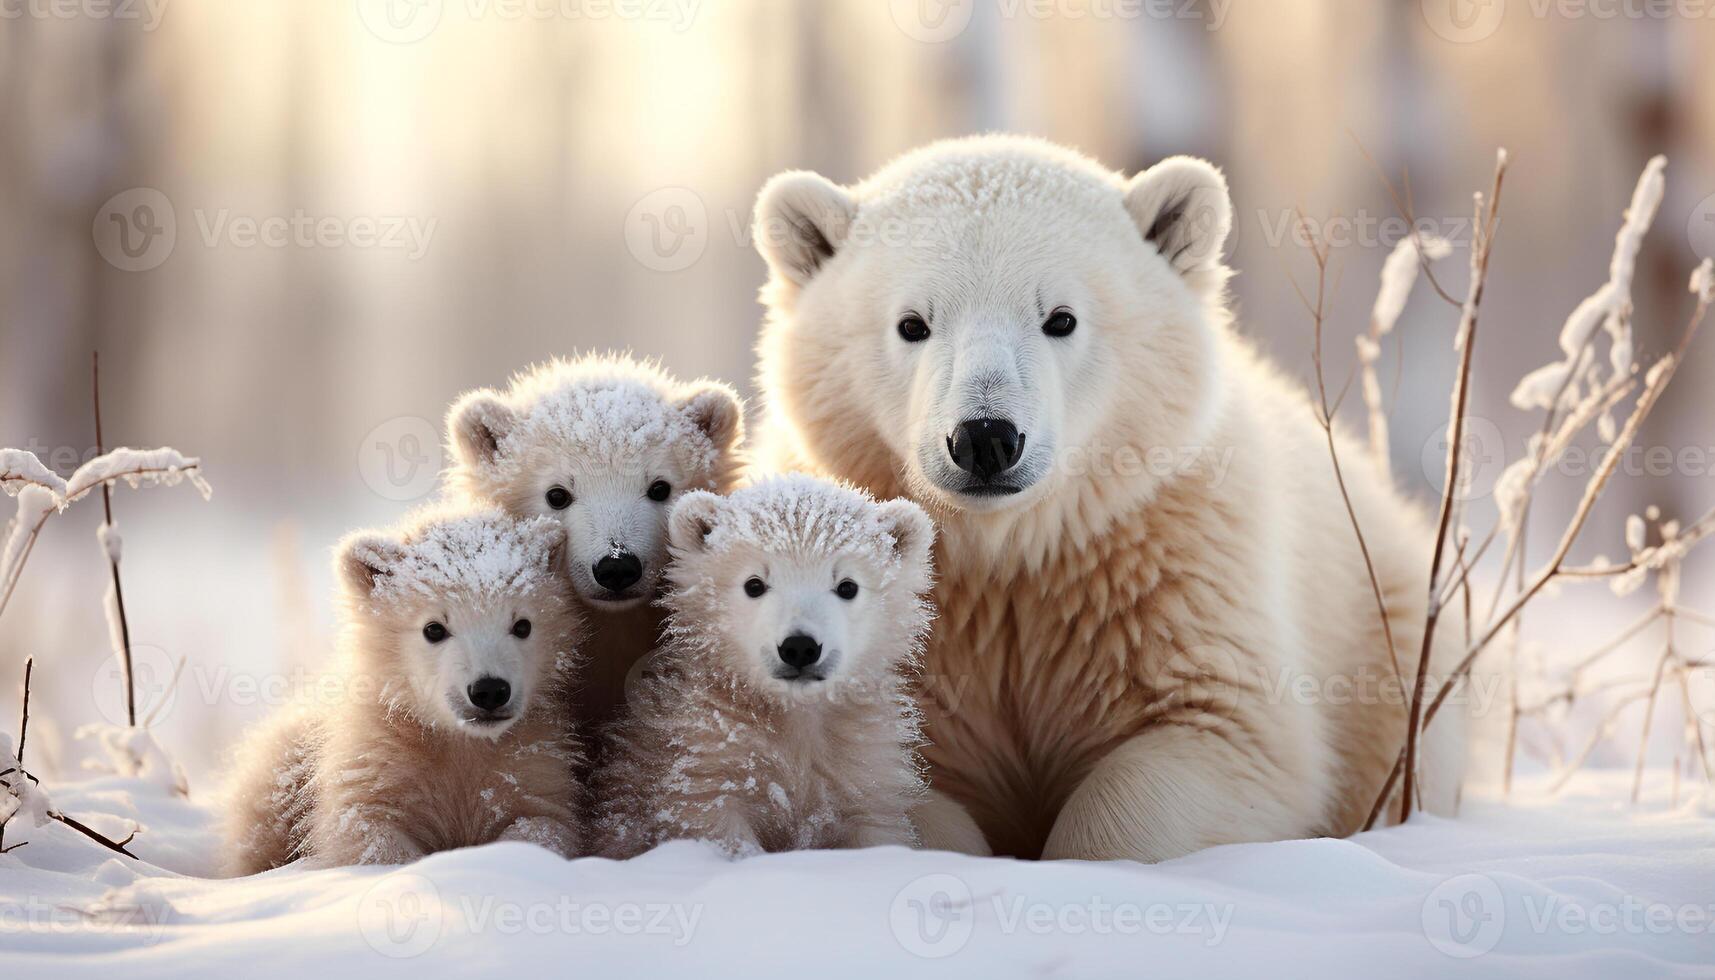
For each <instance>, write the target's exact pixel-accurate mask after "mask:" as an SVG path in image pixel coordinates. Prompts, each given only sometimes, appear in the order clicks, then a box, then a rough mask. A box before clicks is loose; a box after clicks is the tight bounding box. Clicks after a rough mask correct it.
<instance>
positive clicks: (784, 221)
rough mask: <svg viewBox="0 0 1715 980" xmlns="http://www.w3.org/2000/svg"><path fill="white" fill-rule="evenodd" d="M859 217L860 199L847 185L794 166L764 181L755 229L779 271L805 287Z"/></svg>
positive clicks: (763, 249) (775, 270) (759, 248)
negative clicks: (850, 192) (858, 204)
mask: <svg viewBox="0 0 1715 980" xmlns="http://www.w3.org/2000/svg"><path fill="white" fill-rule="evenodd" d="M856 216H857V202H856V201H854V200H853V199H852V196H851V195H850V194H848V193H847V192H846V190H845V188H843V187H840V186H839V185H838V184H835V183H834V182H833V181H831V180H829V179H828V178H826V177H823V176H822V175H821V174H816V173H811V172H810V171H808V170H788V171H786V172H785V173H781V174H775V175H774V176H773V177H771V178H770V179H769V181H768V183H766V184H764V185H762V192H761V193H760V194H758V195H757V196H756V218H755V221H754V224H753V226H752V228H751V234H752V237H754V238H755V240H756V250H757V251H758V252H761V253H762V257H763V258H764V259H766V260H767V261H768V268H769V269H770V270H772V271H773V273H774V275H776V276H778V277H780V278H782V279H786V280H789V281H791V282H794V283H797V284H798V285H800V286H803V285H806V284H808V283H809V281H810V279H811V277H812V276H814V275H815V274H816V272H817V270H819V269H820V268H821V267H822V265H823V264H824V263H826V262H827V261H828V260H829V259H831V258H833V257H834V253H835V252H836V251H838V250H839V248H840V246H841V245H843V244H845V240H846V235H847V233H849V232H850V231H851V226H852V219H853V218H854V217H856Z"/></svg>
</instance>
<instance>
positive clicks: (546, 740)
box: [224, 507, 583, 875]
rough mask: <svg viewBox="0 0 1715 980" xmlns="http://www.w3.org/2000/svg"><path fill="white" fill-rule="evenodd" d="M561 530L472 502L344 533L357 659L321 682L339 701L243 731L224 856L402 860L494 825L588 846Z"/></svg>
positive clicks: (347, 608) (342, 551)
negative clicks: (434, 628) (577, 778)
mask: <svg viewBox="0 0 1715 980" xmlns="http://www.w3.org/2000/svg"><path fill="white" fill-rule="evenodd" d="M563 542H564V534H563V532H562V531H561V530H560V528H559V526H558V525H557V524H555V523H554V522H552V521H548V520H543V519H536V520H530V521H516V520H514V519H512V518H511V517H508V516H506V515H504V514H502V513H500V512H499V511H494V510H487V509H469V508H463V507H460V508H452V507H439V508H435V509H432V510H429V511H426V512H423V513H420V514H419V515H417V516H416V517H414V518H412V519H410V520H408V521H407V522H406V523H405V524H403V525H402V526H401V527H400V528H398V529H396V530H393V531H387V532H359V533H356V534H353V535H351V536H349V537H347V538H346V539H345V540H344V541H343V542H342V543H341V544H340V546H339V549H338V556H337V558H336V559H335V571H336V577H337V579H338V581H339V583H340V594H339V598H340V603H341V607H342V610H341V611H342V617H343V620H344V623H343V636H342V646H343V650H342V654H343V658H342V662H341V663H340V665H339V667H338V669H337V670H336V672H335V673H334V675H333V676H332V678H331V680H332V681H334V683H328V684H322V685H319V686H318V687H317V689H316V691H317V693H318V694H322V695H330V696H331V697H332V700H331V701H330V702H326V703H314V704H312V703H308V702H306V703H302V704H299V705H296V706H294V707H291V708H288V709H286V710H284V711H282V712H281V713H280V714H279V715H278V716H277V717H276V718H274V719H271V720H270V721H269V722H267V723H265V724H264V725H263V726H261V727H260V728H259V729H258V730H257V731H256V732H255V733H254V734H253V735H252V736H251V737H250V738H249V739H248V740H247V742H246V743H245V745H244V746H243V747H242V749H241V751H240V753H239V759H238V764H237V768H236V772H235V775H234V778H233V781H232V785H231V788H230V792H229V800H228V806H227V811H226V828H225V855H224V863H225V865H226V868H227V870H228V871H229V872H230V873H232V874H235V875H236V874H250V873H254V872H257V871H264V870H267V869H269V868H273V867H278V866H280V865H282V864H285V863H287V862H289V861H292V860H294V859H296V858H299V857H307V858H308V859H309V860H310V861H311V862H313V863H315V864H318V865H342V864H372V863H380V864H398V863H403V862H406V861H410V860H412V859H413V858H416V857H419V856H421V855H423V854H426V853H429V852H432V851H438V850H445V849H448V848H454V847H465V846H470V845H475V844H483V843H487V842H489V841H493V840H496V839H512V840H526V841H531V842H534V843H538V844H541V845H542V846H544V847H547V848H549V849H551V850H554V851H556V852H558V853H560V854H563V855H566V856H568V857H569V856H572V855H574V854H575V853H576V851H577V849H578V847H579V846H580V844H581V841H582V833H581V820H580V817H579V807H580V804H581V799H580V796H579V794H578V791H577V787H576V784H575V783H574V782H573V779H572V771H573V768H574V766H577V765H580V764H581V763H582V759H583V752H582V746H581V744H580V742H579V740H578V739H577V738H576V737H575V736H574V735H573V734H572V720H571V717H570V711H569V694H570V688H571V686H572V684H573V682H574V680H575V667H576V661H575V654H574V645H575V643H576V642H577V639H578V637H579V634H580V632H581V630H582V623H581V621H580V619H579V616H578V614H577V612H576V610H575V607H573V606H571V605H570V603H569V602H568V600H567V598H566V597H565V594H564V593H565V585H564V583H563V580H562V579H561V577H560V576H559V575H558V574H557V566H558V562H559V552H560V550H561V549H562V548H563V546H564V543H563ZM431 623H434V624H439V628H440V629H441V630H443V631H444V634H445V635H444V636H442V635H441V633H431V631H430V630H429V624H431ZM524 623H528V625H527V626H526V625H522V624H524ZM434 637H439V639H438V640H437V639H434ZM479 681H482V682H484V683H485V685H486V686H485V687H483V688H478V687H477V683H478V682H479ZM497 682H504V684H505V686H506V689H507V693H506V696H505V697H504V698H502V697H500V696H499V695H498V694H497V693H496V691H497V690H498V687H497V686H496V685H497ZM479 690H480V691H483V692H485V693H484V694H483V696H481V697H479V696H478V694H477V693H475V692H477V691H479ZM497 701H500V702H501V703H499V704H496V702H497ZM479 702H480V703H479Z"/></svg>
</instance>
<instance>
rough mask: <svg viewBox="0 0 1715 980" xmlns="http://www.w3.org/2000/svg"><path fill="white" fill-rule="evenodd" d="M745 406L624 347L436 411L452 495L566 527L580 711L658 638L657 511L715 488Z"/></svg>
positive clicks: (529, 374) (598, 715) (612, 706)
mask: <svg viewBox="0 0 1715 980" xmlns="http://www.w3.org/2000/svg"><path fill="white" fill-rule="evenodd" d="M743 428H744V409H743V406H742V405H741V403H740V402H739V399H738V395H737V394H736V393H735V392H734V391H733V390H732V388H730V387H728V386H727V385H724V384H720V383H718V382H714V381H696V382H690V383H684V382H680V381H677V380H675V379H674V378H673V377H671V376H670V375H668V374H667V373H666V372H665V371H663V370H661V368H660V367H658V366H657V365H655V364H653V363H648V362H643V361H638V360H636V359H634V358H631V357H627V356H624V355H613V354H610V355H589V356H585V357H580V358H576V359H573V360H554V361H550V362H548V363H545V364H541V365H538V366H535V367H533V368H530V369H528V370H526V371H524V372H522V373H520V374H518V375H517V376H516V377H514V378H513V380H512V383H511V385H510V386H509V387H507V388H506V389H505V390H504V391H497V390H492V389H479V390H477V391H472V392H469V393H467V394H465V395H464V396H463V397H461V398H460V399H459V400H458V401H457V402H456V403H455V404H454V405H453V407H452V409H451V410H450V411H449V412H448V413H447V430H448V441H449V443H450V444H451V447H452V452H453V456H454V458H455V460H456V463H455V465H454V466H453V468H452V470H451V471H450V472H449V474H448V482H449V484H450V486H451V488H452V490H453V493H454V494H455V495H463V496H464V497H467V498H472V499H480V500H488V501H493V502H494V503H496V504H498V505H499V506H501V507H502V508H504V509H505V510H506V511H507V512H509V513H511V514H512V515H513V516H515V517H533V516H546V517H552V518H554V519H555V520H557V521H559V522H560V523H562V524H563V525H564V526H565V528H566V532H567V537H568V547H567V553H566V566H567V574H568V577H569V579H570V581H571V584H572V587H573V589H574V591H575V592H576V594H577V596H578V598H579V599H580V600H582V602H583V603H584V605H585V606H586V607H587V608H588V610H589V611H590V613H591V616H590V619H591V626H592V627H593V630H594V634H593V636H592V638H591V642H590V644H589V645H588V649H589V652H590V663H589V665H588V671H587V675H586V678H585V683H584V686H583V687H582V688H581V689H580V691H579V694H578V701H579V711H580V715H579V717H580V718H583V719H585V720H587V721H589V722H590V723H591V724H598V725H599V724H602V723H604V722H605V721H606V720H608V719H609V718H610V717H611V716H612V715H613V714H614V713H615V711H616V710H617V706H618V705H619V704H620V703H622V701H623V695H624V688H625V683H626V678H627V676H628V675H629V673H630V671H631V669H632V667H633V666H634V665H635V664H636V662H637V661H638V660H640V659H641V658H642V657H643V656H644V655H645V654H647V653H648V652H649V651H650V650H651V649H653V648H654V645H655V643H656V641H657V639H658V637H659V633H660V628H661V616H660V613H659V611H658V610H656V609H655V608H654V607H652V606H651V604H650V603H651V601H652V600H653V599H654V598H655V597H656V596H657V595H658V593H659V586H660V582H661V574H662V570H663V568H664V567H665V566H666V564H667V533H666V528H667V513H668V511H669V509H670V507H671V505H672V503H673V502H674V501H675V500H677V499H679V498H680V497H681V496H683V495H684V494H685V493H687V492H689V491H692V490H714V491H717V492H724V491H726V490H728V489H730V488H731V484H732V482H733V480H734V478H735V476H736V474H737V472H738V469H739V458H738V454H737V451H736V449H737V446H738V443H739V440H740V438H741V437H742V435H743Z"/></svg>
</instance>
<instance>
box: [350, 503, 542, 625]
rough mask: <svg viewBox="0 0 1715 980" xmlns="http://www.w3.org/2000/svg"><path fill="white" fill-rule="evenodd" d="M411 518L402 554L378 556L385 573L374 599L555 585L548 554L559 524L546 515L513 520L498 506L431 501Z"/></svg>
mask: <svg viewBox="0 0 1715 980" xmlns="http://www.w3.org/2000/svg"><path fill="white" fill-rule="evenodd" d="M415 522H416V523H418V525H419V526H418V528H417V530H415V531H413V532H411V533H410V534H408V535H406V537H405V539H404V540H403V542H402V544H403V547H404V550H403V552H402V553H400V554H398V555H393V556H390V557H387V558H381V557H380V556H377V562H378V564H382V565H384V566H385V568H386V572H387V574H385V575H382V576H379V577H377V579H376V583H375V591H374V593H373V596H374V598H375V599H376V600H377V601H380V602H386V601H390V600H396V599H400V598H404V597H406V596H412V595H414V596H419V597H432V596H437V595H444V594H446V593H448V592H450V591H454V590H458V591H462V592H470V593H474V594H476V595H479V596H488V597H500V596H505V595H530V594H534V593H536V592H538V591H540V590H543V589H553V588H557V585H556V583H555V579H554V576H553V566H552V563H551V562H550V561H549V554H550V552H551V551H552V550H553V547H554V544H555V543H556V542H557V541H558V540H559V525H558V524H557V523H556V522H554V521H553V520H552V519H550V518H546V517H537V518H531V519H529V520H524V521H518V520H514V519H513V518H511V517H508V516H507V515H505V514H504V513H502V512H500V511H499V510H493V509H488V508H466V507H463V506H460V505H434V506H431V507H430V508H428V509H425V510H423V511H420V512H419V513H418V514H417V515H416V517H415Z"/></svg>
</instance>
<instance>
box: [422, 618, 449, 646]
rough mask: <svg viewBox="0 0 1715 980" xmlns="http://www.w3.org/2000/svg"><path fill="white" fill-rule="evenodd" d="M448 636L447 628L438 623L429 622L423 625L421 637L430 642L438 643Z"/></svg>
mask: <svg viewBox="0 0 1715 980" xmlns="http://www.w3.org/2000/svg"><path fill="white" fill-rule="evenodd" d="M447 636H448V634H447V628H446V627H445V626H442V625H441V624H440V623H430V624H429V625H427V626H425V627H423V639H425V640H428V641H429V642H430V643H439V642H441V641H442V640H444V639H446V638H447Z"/></svg>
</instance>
